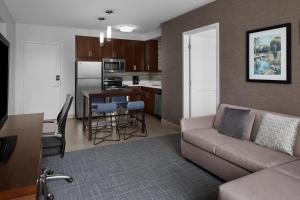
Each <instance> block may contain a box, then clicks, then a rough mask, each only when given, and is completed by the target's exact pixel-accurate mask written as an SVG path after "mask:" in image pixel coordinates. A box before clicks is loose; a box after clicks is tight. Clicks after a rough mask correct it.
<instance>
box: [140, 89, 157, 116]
mask: <svg viewBox="0 0 300 200" xmlns="http://www.w3.org/2000/svg"><path fill="white" fill-rule="evenodd" d="M141 89H142V90H143V91H144V92H145V111H146V112H147V113H149V114H152V115H153V114H154V106H155V90H156V89H154V88H149V87H141Z"/></svg>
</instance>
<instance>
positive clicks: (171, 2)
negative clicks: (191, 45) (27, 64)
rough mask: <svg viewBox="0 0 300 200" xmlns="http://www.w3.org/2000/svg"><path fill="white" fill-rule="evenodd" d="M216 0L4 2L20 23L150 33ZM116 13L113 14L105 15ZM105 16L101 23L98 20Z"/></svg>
mask: <svg viewBox="0 0 300 200" xmlns="http://www.w3.org/2000/svg"><path fill="white" fill-rule="evenodd" d="M213 1H215V0H4V2H5V3H6V5H7V7H8V9H9V11H10V12H11V14H12V16H13V17H14V19H15V21H16V22H17V23H27V24H38V25H49V26H62V27H74V28H86V29H104V28H105V27H106V26H107V25H112V26H113V27H116V26H117V25H120V24H131V25H135V26H137V27H138V29H137V30H136V31H135V32H136V33H139V34H147V33H149V32H152V31H155V30H157V29H158V28H159V27H160V24H161V23H162V22H165V21H167V20H169V19H172V18H174V17H177V16H179V15H181V14H184V13H186V12H188V11H191V10H194V9H196V8H198V7H200V6H203V5H205V4H208V3H210V2H213ZM106 9H112V10H114V12H115V13H114V14H113V15H107V14H105V12H104V11H105V10H106ZM100 16H101V17H102V16H103V17H105V18H106V20H105V21H104V22H99V21H98V20H97V18H98V17H100Z"/></svg>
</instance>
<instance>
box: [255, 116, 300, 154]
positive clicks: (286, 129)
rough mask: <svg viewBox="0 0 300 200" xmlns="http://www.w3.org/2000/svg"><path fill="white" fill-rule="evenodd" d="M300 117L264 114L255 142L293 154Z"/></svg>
mask: <svg viewBox="0 0 300 200" xmlns="http://www.w3.org/2000/svg"><path fill="white" fill-rule="evenodd" d="M298 124H299V119H296V118H289V117H283V116H279V115H273V114H270V113H266V114H264V117H263V120H262V122H261V124H260V127H259V130H258V133H257V136H256V139H255V143H256V144H258V145H262V146H265V147H268V148H271V149H274V150H276V151H281V152H284V153H287V154H289V155H293V149H294V146H295V141H296V136H297V128H298Z"/></svg>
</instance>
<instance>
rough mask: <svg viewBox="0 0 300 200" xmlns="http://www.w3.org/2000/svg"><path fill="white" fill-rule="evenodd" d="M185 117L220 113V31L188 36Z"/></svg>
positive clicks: (210, 28)
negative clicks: (218, 109)
mask: <svg viewBox="0 0 300 200" xmlns="http://www.w3.org/2000/svg"><path fill="white" fill-rule="evenodd" d="M184 44H185V45H184V117H198V116H206V115H212V114H215V113H216V109H217V106H218V104H219V68H218V62H219V59H218V51H219V47H218V28H216V27H215V26H208V27H205V28H200V29H196V30H193V31H191V32H188V33H186V34H185V35H184Z"/></svg>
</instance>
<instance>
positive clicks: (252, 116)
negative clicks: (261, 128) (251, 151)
mask: <svg viewBox="0 0 300 200" xmlns="http://www.w3.org/2000/svg"><path fill="white" fill-rule="evenodd" d="M225 107H228V108H236V109H243V110H249V108H245V107H241V106H234V105H229V104H221V105H220V106H219V108H218V111H217V114H216V118H215V121H214V128H215V129H219V127H220V124H221V120H222V118H223V115H224V109H225ZM254 119H255V112H254V110H253V109H250V114H249V123H248V125H247V128H245V130H244V132H243V133H242V135H243V138H242V139H243V140H249V139H250V136H251V131H252V126H253V122H254Z"/></svg>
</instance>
